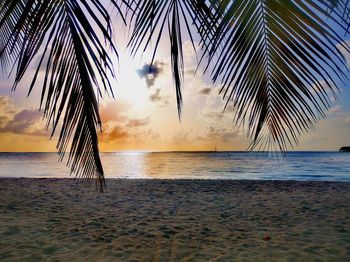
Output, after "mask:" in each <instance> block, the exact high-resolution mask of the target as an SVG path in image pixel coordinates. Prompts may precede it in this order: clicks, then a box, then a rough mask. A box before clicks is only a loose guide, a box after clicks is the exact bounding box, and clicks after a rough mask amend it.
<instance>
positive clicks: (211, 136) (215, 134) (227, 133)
mask: <svg viewBox="0 0 350 262" xmlns="http://www.w3.org/2000/svg"><path fill="white" fill-rule="evenodd" d="M234 137H235V132H234V131H233V129H228V128H225V127H220V128H217V127H216V126H214V125H211V126H209V127H208V128H207V129H206V131H205V133H204V134H202V135H200V136H198V137H197V139H198V140H204V141H218V140H221V141H223V142H227V141H230V140H232V139H233V138H234Z"/></svg>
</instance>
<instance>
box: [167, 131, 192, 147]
mask: <svg viewBox="0 0 350 262" xmlns="http://www.w3.org/2000/svg"><path fill="white" fill-rule="evenodd" d="M172 140H173V143H174V144H177V145H178V144H186V143H189V142H190V140H191V139H190V133H189V132H186V131H180V132H178V133H176V134H174V135H173V138H172Z"/></svg>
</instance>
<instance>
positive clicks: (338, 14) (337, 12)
mask: <svg viewBox="0 0 350 262" xmlns="http://www.w3.org/2000/svg"><path fill="white" fill-rule="evenodd" d="M319 4H320V5H322V6H321V9H322V10H326V11H328V12H329V14H330V15H332V17H335V19H336V20H337V21H338V22H341V23H343V24H344V26H345V32H346V33H349V30H350V0H330V1H320V3H319Z"/></svg>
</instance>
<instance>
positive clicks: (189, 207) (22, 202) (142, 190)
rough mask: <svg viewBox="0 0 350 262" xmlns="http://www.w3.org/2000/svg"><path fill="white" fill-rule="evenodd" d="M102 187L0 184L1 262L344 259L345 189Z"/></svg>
mask: <svg viewBox="0 0 350 262" xmlns="http://www.w3.org/2000/svg"><path fill="white" fill-rule="evenodd" d="M107 184H108V188H107V192H105V193H104V194H103V195H97V194H96V193H95V191H94V189H93V188H83V187H82V186H78V187H76V183H75V181H74V180H72V179H33V178H29V179H26V178H19V179H0V261H42V260H44V261H209V260H211V261H236V260H241V261H350V183H342V182H295V181H278V182H277V181H232V180H231V181H222V180H221V181H220V180H123V179H115V180H107ZM270 238H271V239H270ZM268 239H269V240H268Z"/></svg>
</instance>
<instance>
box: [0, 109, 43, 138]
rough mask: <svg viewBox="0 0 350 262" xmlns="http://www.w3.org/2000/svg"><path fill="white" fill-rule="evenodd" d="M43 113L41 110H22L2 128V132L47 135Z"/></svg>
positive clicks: (0, 130) (0, 129)
mask: <svg viewBox="0 0 350 262" xmlns="http://www.w3.org/2000/svg"><path fill="white" fill-rule="evenodd" d="M42 117H43V114H42V112H40V111H39V110H27V109H25V110H22V111H20V112H18V113H17V114H15V115H14V118H13V119H12V120H9V121H7V123H6V124H5V125H4V124H2V127H1V128H0V132H2V133H13V134H30V135H46V132H45V128H44V126H43V124H42Z"/></svg>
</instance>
